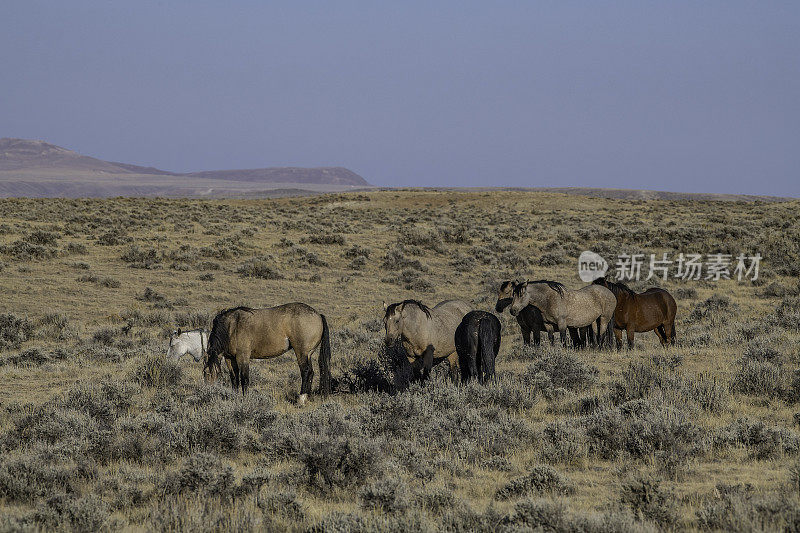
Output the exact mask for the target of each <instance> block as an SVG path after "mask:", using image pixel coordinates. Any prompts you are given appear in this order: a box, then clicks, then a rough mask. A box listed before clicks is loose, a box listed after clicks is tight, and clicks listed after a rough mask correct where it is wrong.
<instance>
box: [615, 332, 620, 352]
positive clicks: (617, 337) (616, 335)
mask: <svg viewBox="0 0 800 533" xmlns="http://www.w3.org/2000/svg"><path fill="white" fill-rule="evenodd" d="M614 338H615V339H616V341H617V351H620V350H622V330H621V329H619V328H614Z"/></svg>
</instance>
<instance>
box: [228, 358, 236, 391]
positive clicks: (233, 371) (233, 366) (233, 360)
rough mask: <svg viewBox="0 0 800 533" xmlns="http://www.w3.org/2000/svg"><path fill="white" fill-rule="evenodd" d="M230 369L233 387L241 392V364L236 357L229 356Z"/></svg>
mask: <svg viewBox="0 0 800 533" xmlns="http://www.w3.org/2000/svg"><path fill="white" fill-rule="evenodd" d="M228 370H229V372H230V376H231V387H233V390H234V391H236V392H239V365H238V364H237V363H236V357H234V356H231V357H228Z"/></svg>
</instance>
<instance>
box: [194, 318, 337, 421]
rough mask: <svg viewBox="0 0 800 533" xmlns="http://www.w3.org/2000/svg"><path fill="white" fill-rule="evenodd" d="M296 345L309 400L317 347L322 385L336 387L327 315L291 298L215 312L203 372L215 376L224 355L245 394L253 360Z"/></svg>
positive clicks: (302, 392) (301, 399) (324, 389)
mask: <svg viewBox="0 0 800 533" xmlns="http://www.w3.org/2000/svg"><path fill="white" fill-rule="evenodd" d="M289 350H294V354H295V356H296V357H297V365H298V366H299V367H300V377H301V380H302V384H301V385H300V397H299V399H298V403H299V404H300V405H303V404H305V402H306V398H308V394H309V393H310V392H311V385H312V382H313V379H314V368H313V366H312V363H311V357H312V355H313V354H314V352H318V353H319V356H318V363H319V388H320V392H322V393H323V394H325V395H327V394H329V393H330V390H331V369H330V361H331V343H330V334H329V332H328V321H327V319H326V318H325V315H322V314H320V313H318V312H317V311H315V310H314V309H313V308H312V307H311V306H309V305H306V304H304V303H289V304H284V305H279V306H276V307H268V308H265V309H251V308H249V307H236V308H233V309H226V310H225V311H222V312H220V313H218V314H217V316H215V317H214V322H213V325H212V327H211V335H210V336H209V339H208V359H207V361H206V367H205V371H204V374H205V375H206V379H207V380H210V379H214V378H215V376H214V365H217V366H218V360H219V357H225V359H226V362H227V363H228V370H229V371H230V377H231V386H232V387H233V389H234V390H238V389H239V387H240V386H241V388H242V394H245V393H246V392H247V387H248V386H249V385H250V360H251V359H270V358H273V357H277V356H279V355H282V354H284V353H286V352H288V351H289Z"/></svg>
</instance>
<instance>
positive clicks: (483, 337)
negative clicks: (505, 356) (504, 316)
mask: <svg viewBox="0 0 800 533" xmlns="http://www.w3.org/2000/svg"><path fill="white" fill-rule="evenodd" d="M454 340H455V344H456V353H458V366H459V368H460V369H461V382H462V383H466V382H467V381H469V380H470V379H471V378H475V377H477V378H478V382H479V383H481V384H483V383H485V382H486V381H488V380H489V379H490V378H491V377H492V376H494V360H495V358H497V352H499V351H500V321H499V320H498V319H497V317H496V316H494V315H493V314H492V313H487V312H486V311H470V312H469V313H467V314H466V316H465V317H464V319H463V320H462V321H461V324H459V325H458V327H457V328H456V334H455V339H454Z"/></svg>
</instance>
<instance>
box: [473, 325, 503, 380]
mask: <svg viewBox="0 0 800 533" xmlns="http://www.w3.org/2000/svg"><path fill="white" fill-rule="evenodd" d="M493 326H494V324H493V323H492V321H491V320H490V319H488V318H482V319H481V320H480V321H479V322H478V357H479V358H480V365H481V367H482V369H483V375H484V377H489V376H491V375H493V374H494V358H495V345H496V343H497V340H498V335H497V333H498V332H497V331H495V328H494V327H493ZM498 347H499V346H498Z"/></svg>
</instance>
